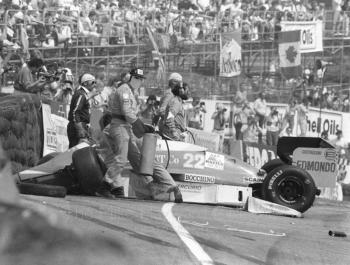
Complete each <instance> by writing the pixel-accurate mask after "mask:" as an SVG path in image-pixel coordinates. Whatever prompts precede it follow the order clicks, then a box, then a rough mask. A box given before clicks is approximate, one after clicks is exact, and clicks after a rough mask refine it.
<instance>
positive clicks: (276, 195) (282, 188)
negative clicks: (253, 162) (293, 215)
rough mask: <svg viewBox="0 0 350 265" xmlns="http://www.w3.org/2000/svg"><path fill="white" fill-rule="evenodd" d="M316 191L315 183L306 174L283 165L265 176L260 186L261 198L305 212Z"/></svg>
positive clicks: (297, 168)
mask: <svg viewBox="0 0 350 265" xmlns="http://www.w3.org/2000/svg"><path fill="white" fill-rule="evenodd" d="M316 191H317V190H316V186H315V182H314V180H313V179H312V177H311V176H310V174H309V173H308V172H306V171H305V170H303V169H301V168H299V167H295V166H290V165H284V166H280V167H277V168H275V169H274V170H272V171H271V172H269V173H268V174H267V176H266V178H265V179H264V182H263V185H262V198H263V199H264V200H267V201H270V202H274V203H277V204H280V205H283V206H287V207H289V208H292V209H295V210H297V211H299V212H305V211H306V210H307V209H309V208H310V207H311V205H312V204H313V202H314V200H315V195H316Z"/></svg>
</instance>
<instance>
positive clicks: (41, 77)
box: [38, 75, 46, 83]
mask: <svg viewBox="0 0 350 265" xmlns="http://www.w3.org/2000/svg"><path fill="white" fill-rule="evenodd" d="M38 81H39V82H40V83H45V82H46V78H45V77H44V76H42V75H41V76H40V77H39V79H38Z"/></svg>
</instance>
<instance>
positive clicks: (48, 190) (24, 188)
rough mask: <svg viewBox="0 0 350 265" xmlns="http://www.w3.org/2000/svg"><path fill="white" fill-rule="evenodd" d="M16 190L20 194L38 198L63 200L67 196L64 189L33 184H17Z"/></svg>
mask: <svg viewBox="0 0 350 265" xmlns="http://www.w3.org/2000/svg"><path fill="white" fill-rule="evenodd" d="M17 187H18V190H19V192H20V193H21V194H30V195H38V196H49V197H60V198H64V197H65V196H66V194H67V190H66V188H65V187H61V186H53V185H45V184H34V183H19V184H17Z"/></svg>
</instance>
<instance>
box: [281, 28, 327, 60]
mask: <svg viewBox="0 0 350 265" xmlns="http://www.w3.org/2000/svg"><path fill="white" fill-rule="evenodd" d="M281 27H282V31H293V30H300V53H309V52H321V51H323V34H322V32H323V26H322V21H281Z"/></svg>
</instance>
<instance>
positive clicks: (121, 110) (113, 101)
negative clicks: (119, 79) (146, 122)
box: [108, 83, 137, 124]
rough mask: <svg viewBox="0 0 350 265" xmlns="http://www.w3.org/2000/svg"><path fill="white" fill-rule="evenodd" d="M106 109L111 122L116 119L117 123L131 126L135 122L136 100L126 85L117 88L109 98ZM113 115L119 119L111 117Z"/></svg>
mask: <svg viewBox="0 0 350 265" xmlns="http://www.w3.org/2000/svg"><path fill="white" fill-rule="evenodd" d="M108 107H109V110H110V112H111V113H112V121H113V120H115V119H117V120H118V121H119V122H120V121H124V122H125V123H129V124H133V123H134V122H135V121H136V120H137V116H136V115H137V100H136V98H135V95H134V92H133V90H132V89H131V87H130V85H129V84H127V83H124V84H122V85H121V86H119V87H118V88H117V89H116V91H115V93H113V94H112V95H111V96H110V99H109V102H108ZM113 115H119V116H120V117H115V116H114V117H113ZM121 117H123V118H121Z"/></svg>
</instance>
